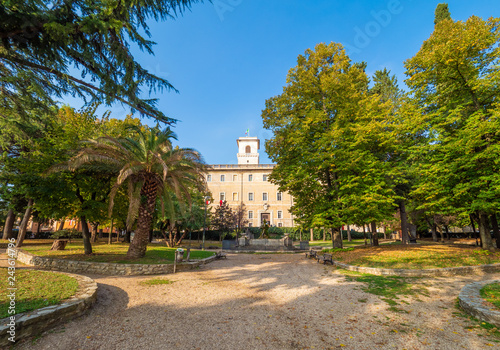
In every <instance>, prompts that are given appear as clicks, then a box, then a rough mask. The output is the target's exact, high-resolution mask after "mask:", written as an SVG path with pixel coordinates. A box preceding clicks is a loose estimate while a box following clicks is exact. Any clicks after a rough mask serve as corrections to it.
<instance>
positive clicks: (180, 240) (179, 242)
mask: <svg viewBox="0 0 500 350" xmlns="http://www.w3.org/2000/svg"><path fill="white" fill-rule="evenodd" d="M188 231H189V230H184V233H183V234H182V236H180V237H179V240H178V241H177V242H176V243H175V245H176V246H178V245H181V244H182V241H183V240H184V238H185V237H186V235H187V233H188Z"/></svg>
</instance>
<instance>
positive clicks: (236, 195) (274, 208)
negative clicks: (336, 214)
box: [206, 137, 294, 227]
mask: <svg viewBox="0 0 500 350" xmlns="http://www.w3.org/2000/svg"><path fill="white" fill-rule="evenodd" d="M236 142H237V144H238V154H237V159H238V164H214V165H209V169H208V171H207V174H206V181H207V186H208V189H209V191H210V192H211V193H212V197H213V199H214V201H213V203H211V206H218V205H219V203H220V201H221V200H222V201H224V200H225V201H227V203H228V204H229V206H230V207H231V208H233V209H236V208H238V207H239V206H240V205H241V204H242V203H243V204H244V205H245V211H246V212H245V217H246V220H247V221H248V226H250V227H252V226H253V227H259V226H260V225H261V224H262V222H263V221H264V220H266V221H267V222H268V223H270V225H271V226H277V227H292V226H294V218H293V215H292V214H291V213H290V207H291V206H292V204H293V198H292V196H290V195H289V194H288V193H281V192H280V191H279V190H278V186H276V185H274V184H272V183H270V182H269V174H270V173H271V171H272V170H273V168H274V167H275V165H274V164H259V153H258V150H259V148H260V141H259V139H258V138H257V137H240V138H239V139H237V140H236Z"/></svg>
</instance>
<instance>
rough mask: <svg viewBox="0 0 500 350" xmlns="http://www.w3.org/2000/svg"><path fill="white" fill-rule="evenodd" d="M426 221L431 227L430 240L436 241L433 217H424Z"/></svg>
mask: <svg viewBox="0 0 500 350" xmlns="http://www.w3.org/2000/svg"><path fill="white" fill-rule="evenodd" d="M425 221H427V224H428V225H429V227H430V228H431V233H432V240H433V241H434V242H437V240H438V239H437V234H436V223H435V222H434V218H432V219H425Z"/></svg>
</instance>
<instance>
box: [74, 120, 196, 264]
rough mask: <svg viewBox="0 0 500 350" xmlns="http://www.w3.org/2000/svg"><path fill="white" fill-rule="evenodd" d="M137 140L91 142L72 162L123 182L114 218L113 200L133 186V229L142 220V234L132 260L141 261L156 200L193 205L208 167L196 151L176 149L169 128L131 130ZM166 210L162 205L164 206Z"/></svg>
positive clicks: (135, 242)
mask: <svg viewBox="0 0 500 350" xmlns="http://www.w3.org/2000/svg"><path fill="white" fill-rule="evenodd" d="M132 129H133V130H134V131H135V133H136V135H137V137H136V138H132V137H126V138H113V137H110V136H106V137H101V138H99V139H97V140H91V141H86V142H85V143H86V147H85V148H83V149H82V150H80V151H79V152H78V154H77V155H76V156H75V157H74V158H72V159H71V160H70V161H69V163H68V167H69V168H70V169H71V170H74V169H77V168H79V167H81V166H84V165H85V166H102V165H106V166H112V167H114V168H115V169H116V171H117V173H118V176H117V178H116V182H115V184H114V185H113V188H112V191H111V193H110V213H111V211H112V208H113V199H114V196H115V194H116V193H117V191H118V189H119V188H120V186H122V185H123V184H125V183H127V184H128V196H129V200H130V205H129V215H128V218H127V223H128V225H129V224H130V223H131V222H133V221H134V220H135V219H137V229H136V230H135V235H134V238H133V240H132V242H131V243H130V246H129V250H128V252H127V257H129V258H140V257H143V256H144V255H145V254H146V249H147V245H148V243H149V232H150V230H151V227H152V221H153V214H154V211H155V208H156V203H157V199H158V198H159V199H160V200H161V199H162V198H163V197H164V193H165V192H174V193H175V194H176V196H177V198H183V199H184V200H187V201H190V198H189V188H190V187H192V186H197V187H200V186H201V184H202V183H203V181H202V176H201V175H202V172H203V171H204V162H203V160H202V157H201V155H200V154H199V153H198V152H196V151H195V150H193V149H188V148H178V147H175V148H173V147H172V142H171V139H176V136H175V134H174V133H173V132H172V131H171V130H170V128H167V129H165V130H164V131H161V130H159V129H157V128H153V129H149V128H148V129H146V130H145V131H143V130H141V129H140V128H139V127H132ZM162 207H163V205H162Z"/></svg>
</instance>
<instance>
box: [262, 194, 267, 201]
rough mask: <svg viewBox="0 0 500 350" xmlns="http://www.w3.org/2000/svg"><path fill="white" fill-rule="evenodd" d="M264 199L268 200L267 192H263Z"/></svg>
mask: <svg viewBox="0 0 500 350" xmlns="http://www.w3.org/2000/svg"><path fill="white" fill-rule="evenodd" d="M262 200H263V201H267V192H264V193H262Z"/></svg>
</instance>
